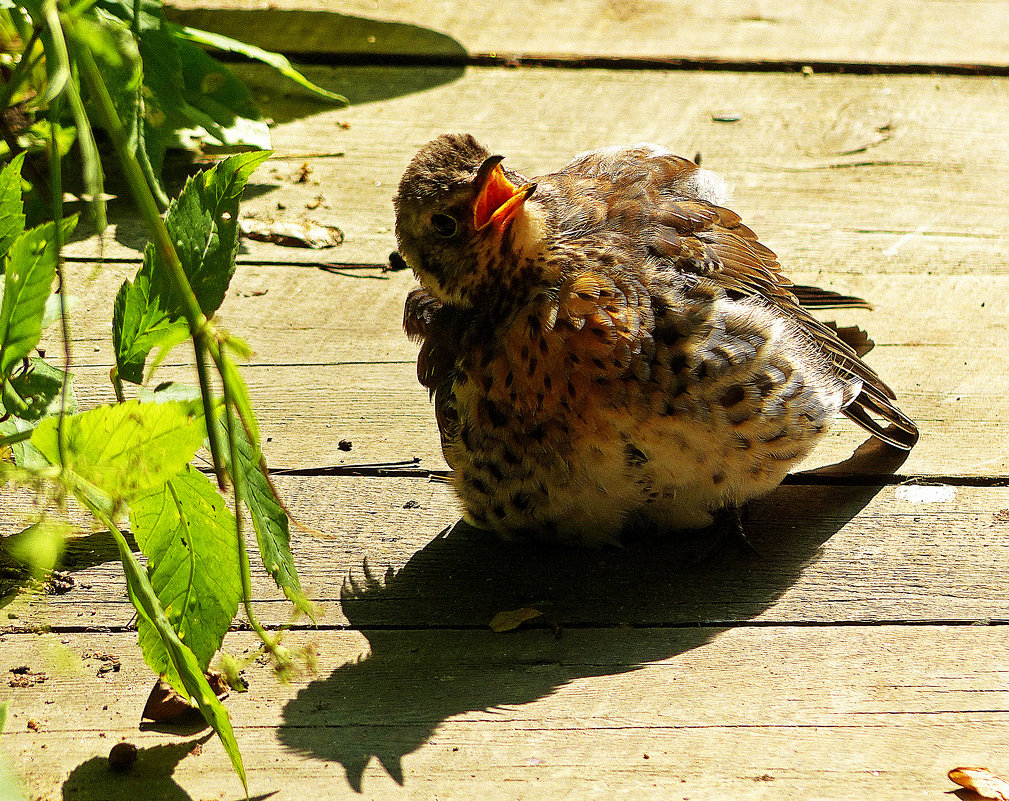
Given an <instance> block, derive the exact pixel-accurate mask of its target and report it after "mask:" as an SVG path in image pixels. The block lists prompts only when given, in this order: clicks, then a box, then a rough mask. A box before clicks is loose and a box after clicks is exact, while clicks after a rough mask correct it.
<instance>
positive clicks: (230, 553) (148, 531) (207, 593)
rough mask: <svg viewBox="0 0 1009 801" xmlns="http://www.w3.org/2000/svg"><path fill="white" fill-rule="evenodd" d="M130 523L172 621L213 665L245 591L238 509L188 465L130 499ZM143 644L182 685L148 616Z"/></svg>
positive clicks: (154, 663)
mask: <svg viewBox="0 0 1009 801" xmlns="http://www.w3.org/2000/svg"><path fill="white" fill-rule="evenodd" d="M130 524H131V526H132V529H133V535H134V536H135V537H136V540H137V544H138V545H139V546H140V550H141V551H142V552H143V553H144V554H145V555H146V556H147V559H148V563H147V573H148V575H149V576H150V579H151V585H152V586H153V587H154V591H155V592H156V593H157V595H158V599H159V600H160V601H161V605H162V607H163V608H164V610H165V613H166V614H167V616H168V619H169V621H171V624H172V627H173V628H174V629H175V631H176V632H177V633H178V635H179V638H180V639H181V640H182V641H183V642H185V643H186V644H187V645H188V646H189V648H190V650H192V652H193V654H194V655H195V656H196V659H197V661H198V662H199V665H200V669H201V670H203V671H206V669H207V667H208V666H209V665H210V660H211V658H212V657H213V656H214V654H215V653H217V650H218V649H219V648H220V647H221V642H222V641H223V640H224V635H225V633H226V632H227V631H228V626H229V625H230V624H231V621H232V619H233V618H234V616H235V613H236V612H237V611H238V603H239V601H240V600H241V597H242V584H241V577H240V573H239V570H238V565H239V561H238V537H237V533H236V527H235V516H234V515H233V514H232V513H231V510H229V509H228V507H227V505H226V504H225V502H224V498H222V497H221V494H220V493H219V492H218V491H217V488H216V487H215V486H214V484H213V482H211V481H210V479H208V478H207V477H206V476H204V475H203V474H202V473H199V472H198V471H196V470H194V469H193V468H192V466H191V465H187V466H186V467H185V468H184V469H183V471H182V472H181V473H179V475H177V476H175V477H174V478H172V479H171V480H169V481H168V482H167V483H166V484H164V485H163V486H160V487H155V488H153V489H151V490H149V491H148V492H145V493H141V494H139V495H138V496H136V497H135V498H134V499H133V500H132V501H131V502H130ZM140 645H141V647H142V648H143V651H144V658H145V659H146V661H147V663H148V664H149V665H151V667H153V668H154V669H155V670H156V671H157V672H158V673H160V674H163V675H167V676H168V677H169V680H170V681H171V682H172V684H173V686H176V689H180V682H179V678H178V677H177V676H173V675H172V671H171V670H170V661H169V659H168V654H167V652H166V651H165V648H164V644H163V643H162V642H161V638H160V635H159V634H158V633H157V630H156V629H155V628H154V627H153V625H151V624H149V623H145V622H144V621H141V624H140Z"/></svg>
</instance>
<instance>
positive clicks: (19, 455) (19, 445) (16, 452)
mask: <svg viewBox="0 0 1009 801" xmlns="http://www.w3.org/2000/svg"><path fill="white" fill-rule="evenodd" d="M34 428H35V427H34V426H33V425H32V424H31V423H28V422H26V421H24V420H22V419H21V418H20V417H15V416H14V415H11V416H10V417H8V418H7V419H6V420H4V421H3V422H2V423H0V436H2V437H10V436H12V435H16V434H26V433H28V432H31V431H34ZM30 439H31V437H30V434H29V436H27V437H26V438H25V439H23V440H21V441H20V442H13V443H11V446H10V448H11V455H12V456H13V457H14V464H16V465H17V466H18V467H20V468H23V469H25V470H31V471H32V472H35V473H38V472H39V471H41V470H43V469H45V468H48V467H49V460H48V459H46V457H45V456H43V455H42V454H41V453H40V452H39V449H38V448H36V447H35V446H34V445H32V444H31V441H30Z"/></svg>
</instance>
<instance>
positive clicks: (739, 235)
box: [550, 146, 918, 449]
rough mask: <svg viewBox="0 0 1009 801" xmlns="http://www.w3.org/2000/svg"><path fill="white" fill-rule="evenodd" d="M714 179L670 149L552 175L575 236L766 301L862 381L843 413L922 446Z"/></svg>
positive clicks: (887, 436)
mask: <svg viewBox="0 0 1009 801" xmlns="http://www.w3.org/2000/svg"><path fill="white" fill-rule="evenodd" d="M713 175H714V174H713V173H709V172H708V171H707V170H701V169H699V168H698V167H697V166H696V165H695V164H693V163H692V162H690V161H688V160H686V159H683V158H679V157H677V156H674V155H672V154H671V153H668V151H667V152H662V151H660V150H659V149H658V148H654V147H652V148H651V149H649V147H648V146H635V147H632V148H628V149H624V150H605V151H597V152H596V155H595V156H594V155H593V154H591V153H590V154H585V155H583V156H581V157H579V158H578V159H576V160H575V161H573V162H571V163H570V164H568V165H567V166H566V167H565V168H564V169H563V170H561V171H560V172H559V173H556V174H555V175H554V176H550V177H551V178H552V179H553V185H554V186H555V187H556V191H559V192H560V193H561V194H563V195H566V196H567V199H568V200H569V201H570V203H569V204H568V205H569V206H570V207H571V208H574V209H579V207H582V208H583V210H577V211H572V212H569V217H570V218H571V222H572V223H573V225H572V226H571V230H572V231H577V232H578V233H579V234H583V233H586V234H587V233H590V232H599V233H602V232H610V233H612V232H617V233H623V234H624V235H628V236H630V237H631V238H632V239H633V240H634V241H635V242H636V243H637V246H638V247H640V248H642V249H643V250H644V254H643V255H644V256H645V258H646V259H650V260H652V261H653V263H654V262H658V266H659V269H662V268H663V267H665V268H668V269H675V270H677V271H680V272H684V273H692V274H695V275H698V276H701V277H704V278H707V279H709V280H711V281H714V282H715V283H716V284H717V285H719V286H720V287H722V288H723V289H724V290H725V291H726V292H727V293H729V294H730V295H732V296H736V297H759V298H761V299H763V301H764V302H766V303H767V304H768V305H769V306H771V307H772V308H774V309H776V310H777V311H779V312H780V313H781V314H782V315H783V316H785V317H786V318H788V319H789V320H791V321H792V322H793V323H794V324H795V325H796V326H798V328H799V329H800V330H802V331H803V332H805V334H806V335H807V336H808V337H809V338H810V340H811V341H812V342H813V343H814V344H815V345H816V346H817V348H818V349H819V350H820V351H821V352H822V353H823V354H824V356H825V357H826V358H827V359H828V360H829V361H830V363H831V364H833V366H834V368H835V369H836V370H837V372H838V373H839V375H841V376H842V377H845V378H857V379H860V380H861V381H862V391H861V393H859V395H858V396H857V397H855V398H854V399H853V400H852V402H851V404H850V405H849V406H848V407H847V408H846V409H845V410H844V413H845V414H846V415H847V416H848V417H849V418H851V419H852V420H853V421H854V422H856V423H858V424H859V425H860V426H862V427H863V428H865V429H866V430H868V431H869V432H870V433H872V434H873V435H875V436H877V437H879V438H880V439H881V440H883V441H884V442H888V443H890V444H891V445H894V446H895V447H898V448H902V449H910V448H911V447H912V446H913V445H914V443H915V442H917V439H918V429H917V427H916V426H915V424H914V423H913V422H912V421H911V420H910V419H909V418H908V417H907V416H906V415H905V414H904V413H903V412H901V411H900V410H899V409H898V408H897V407H896V405H895V404H894V403H893V400H894V398H895V396H894V393H893V390H891V389H890V388H889V387H888V386H887V385H886V384H885V383H884V382H883V380H882V379H881V378H880V377H879V376H878V375H877V374H876V372H875V371H874V370H873V369H872V368H871V367H869V366H868V365H867V364H866V363H865V362H863V361H862V360H861V358H859V354H858V353H857V352H856V351H855V349H854V348H852V347H851V346H850V345H849V344H848V343H846V342H845V341H844V340H842V339H841V338H840V337H839V336H838V335H837V331H836V329H834V328H831V327H830V326H828V325H826V324H824V323H822V322H820V321H819V320H817V319H816V318H815V317H813V316H812V315H811V314H810V313H809V311H807V309H806V308H805V307H804V306H803V304H802V303H801V302H800V299H799V298H798V297H796V293H795V292H794V291H793V290H795V289H796V287H795V286H794V285H793V284H792V282H791V281H790V280H789V279H788V278H786V277H785V276H784V275H783V274H782V272H781V266H780V265H779V264H778V261H777V257H776V256H775V254H774V253H773V252H772V251H771V250H770V249H769V248H767V247H765V246H764V245H762V244H761V243H760V242H759V241H758V239H757V236H756V234H754V233H753V231H752V230H750V229H749V228H748V227H746V226H745V225H744V224H743V223H742V221H741V220H740V218H739V215H737V214H735V213H734V212H732V211H730V210H729V209H726V208H723V207H721V206H718V205H715V203H713V202H712V200H713V199H715V200H716V199H717V198H718V195H719V192H718V191H716V190H717V188H718V183H717V181H716V180H715V179H714V178H712V177H711V176H713ZM712 187H715V188H714V189H713V188H712ZM586 196H587V197H589V198H591V201H590V202H589V203H582V202H579V200H580V198H583V197H586ZM562 225H563V221H562ZM799 293H800V296H801V297H803V298H805V299H806V300H807V301H808V302H809V305H810V306H822V305H825V301H827V300H828V298H829V294H830V293H827V294H824V293H822V292H817V291H814V289H813V288H809V287H801V288H799ZM834 300H835V301H836V302H844V303H845V304H846V305H857V301H858V300H859V299H857V298H849V297H847V296H836V297H834ZM870 413H871V414H870ZM872 415H876V416H878V417H880V418H882V419H883V421H885V423H887V424H890V425H889V427H886V426H884V425H883V424H881V423H880V422H879V421H877V420H876V419H874V417H873V416H872Z"/></svg>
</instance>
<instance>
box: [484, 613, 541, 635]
mask: <svg viewBox="0 0 1009 801" xmlns="http://www.w3.org/2000/svg"><path fill="white" fill-rule="evenodd" d="M538 617H543V613H542V612H541V611H540V610H539V609H537V608H535V607H533V606H523V607H522V608H521V609H511V610H509V611H507V612H498V613H497V614H496V615H494V617H493V618H492V619H491V622H490V624H489V625H490V630H491V631H493V632H496V633H498V634H500V633H501V632H503V631H511V630H512V629H517V628H518V627H519V626H521V625H522V624H523V623H526V622H527V621H530V620H535V619H536V618H538Z"/></svg>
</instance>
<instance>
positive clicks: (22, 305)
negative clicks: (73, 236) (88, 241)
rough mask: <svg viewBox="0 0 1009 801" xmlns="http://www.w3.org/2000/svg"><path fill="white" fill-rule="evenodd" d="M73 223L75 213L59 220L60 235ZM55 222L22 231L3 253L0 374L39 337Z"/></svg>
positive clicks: (51, 267)
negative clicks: (5, 268) (8, 250)
mask: <svg viewBox="0 0 1009 801" xmlns="http://www.w3.org/2000/svg"><path fill="white" fill-rule="evenodd" d="M76 224H77V217H76V215H75V216H73V217H69V218H67V219H65V220H63V221H62V222H61V227H62V229H63V233H64V235H66V234H69V233H70V232H71V231H72V230H73V229H74V226H75V225H76ZM55 225H56V224H55V223H51V222H49V223H46V224H45V225H40V226H38V227H37V228H32V229H30V230H28V231H25V232H24V233H22V234H21V235H20V236H19V237H18V238H17V239H15V240H14V243H13V244H12V245H11V248H10V252H9V253H8V254H7V270H6V275H5V276H4V294H3V303H2V305H0V375H3V376H8V375H10V372H11V368H12V367H13V366H14V365H16V364H17V363H18V362H19V361H21V360H22V359H23V358H24V357H25V356H28V355H29V354H30V353H31V352H32V350H33V349H34V348H35V346H36V345H37V344H38V341H39V337H41V336H42V317H43V315H44V313H45V308H46V300H47V299H48V298H49V295H50V293H51V292H52V286H53V281H54V280H55V278H56V259H57V257H58V255H59V254H58V253H57V252H56V248H55V247H54V244H55V243H54V234H55V232H56V228H55Z"/></svg>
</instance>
